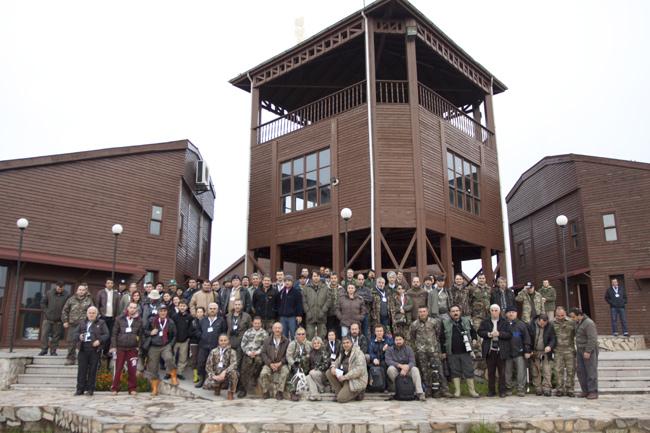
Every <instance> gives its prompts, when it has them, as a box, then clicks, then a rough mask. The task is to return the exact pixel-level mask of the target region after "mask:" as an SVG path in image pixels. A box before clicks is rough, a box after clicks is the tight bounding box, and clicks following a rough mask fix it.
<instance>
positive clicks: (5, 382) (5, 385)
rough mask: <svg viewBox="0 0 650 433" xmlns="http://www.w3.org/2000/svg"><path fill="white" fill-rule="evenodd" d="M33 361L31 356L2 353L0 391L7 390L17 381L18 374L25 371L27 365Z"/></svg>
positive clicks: (0, 360) (0, 359)
mask: <svg viewBox="0 0 650 433" xmlns="http://www.w3.org/2000/svg"><path fill="white" fill-rule="evenodd" d="M31 363H32V358H31V357H26V356H21V355H12V354H2V356H1V357H0V391H4V390H7V389H9V387H10V386H11V385H13V384H14V383H16V382H17V381H18V375H19V374H23V373H25V366H26V365H27V364H31Z"/></svg>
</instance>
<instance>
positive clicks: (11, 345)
mask: <svg viewBox="0 0 650 433" xmlns="http://www.w3.org/2000/svg"><path fill="white" fill-rule="evenodd" d="M27 226H29V221H28V220H27V218H20V219H18V221H16V227H18V229H19V230H20V238H19V241H18V262H17V263H16V290H15V291H14V295H13V297H12V301H13V302H12V303H11V304H10V305H13V306H14V308H13V309H12V315H11V333H10V336H9V352H13V351H14V339H15V338H16V303H17V302H18V301H17V296H18V291H19V290H20V266H21V261H22V258H23V236H24V235H25V229H26V228H27Z"/></svg>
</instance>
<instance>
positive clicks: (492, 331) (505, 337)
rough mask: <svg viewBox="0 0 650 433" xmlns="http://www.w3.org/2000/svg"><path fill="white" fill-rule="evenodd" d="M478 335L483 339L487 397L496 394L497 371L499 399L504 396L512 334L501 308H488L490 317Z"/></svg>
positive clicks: (482, 325) (495, 306)
mask: <svg viewBox="0 0 650 433" xmlns="http://www.w3.org/2000/svg"><path fill="white" fill-rule="evenodd" d="M478 335H480V336H481V337H482V338H483V343H482V353H483V359H485V360H486V362H487V368H488V397H494V396H495V395H497V393H496V388H495V385H496V380H495V376H496V372H497V370H498V371H499V397H505V396H506V374H505V368H506V360H507V359H508V358H510V340H511V339H512V333H511V332H510V326H509V325H508V322H507V321H506V320H505V319H503V318H502V317H501V308H500V307H499V306H498V305H497V304H493V305H491V306H490V317H488V318H487V319H484V320H483V321H482V322H481V325H480V326H479V328H478Z"/></svg>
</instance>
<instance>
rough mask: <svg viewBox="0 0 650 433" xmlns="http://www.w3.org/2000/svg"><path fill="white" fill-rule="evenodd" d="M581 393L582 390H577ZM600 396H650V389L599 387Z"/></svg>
mask: <svg viewBox="0 0 650 433" xmlns="http://www.w3.org/2000/svg"><path fill="white" fill-rule="evenodd" d="M576 392H580V390H576ZM598 393H599V394H650V388H648V387H645V388H643V387H641V388H601V387H600V386H599V387H598Z"/></svg>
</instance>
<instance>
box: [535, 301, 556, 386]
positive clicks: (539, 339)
mask: <svg viewBox="0 0 650 433" xmlns="http://www.w3.org/2000/svg"><path fill="white" fill-rule="evenodd" d="M528 333H529V334H530V344H531V351H532V354H531V363H530V367H531V373H532V376H533V384H534V385H535V393H536V394H537V395H542V394H544V395H545V396H547V397H550V396H551V360H552V359H553V349H555V345H556V343H557V340H556V339H555V328H553V326H552V325H550V324H549V323H548V316H547V315H546V313H542V314H540V315H539V316H537V318H536V319H533V320H531V321H530V324H529V325H528Z"/></svg>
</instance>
